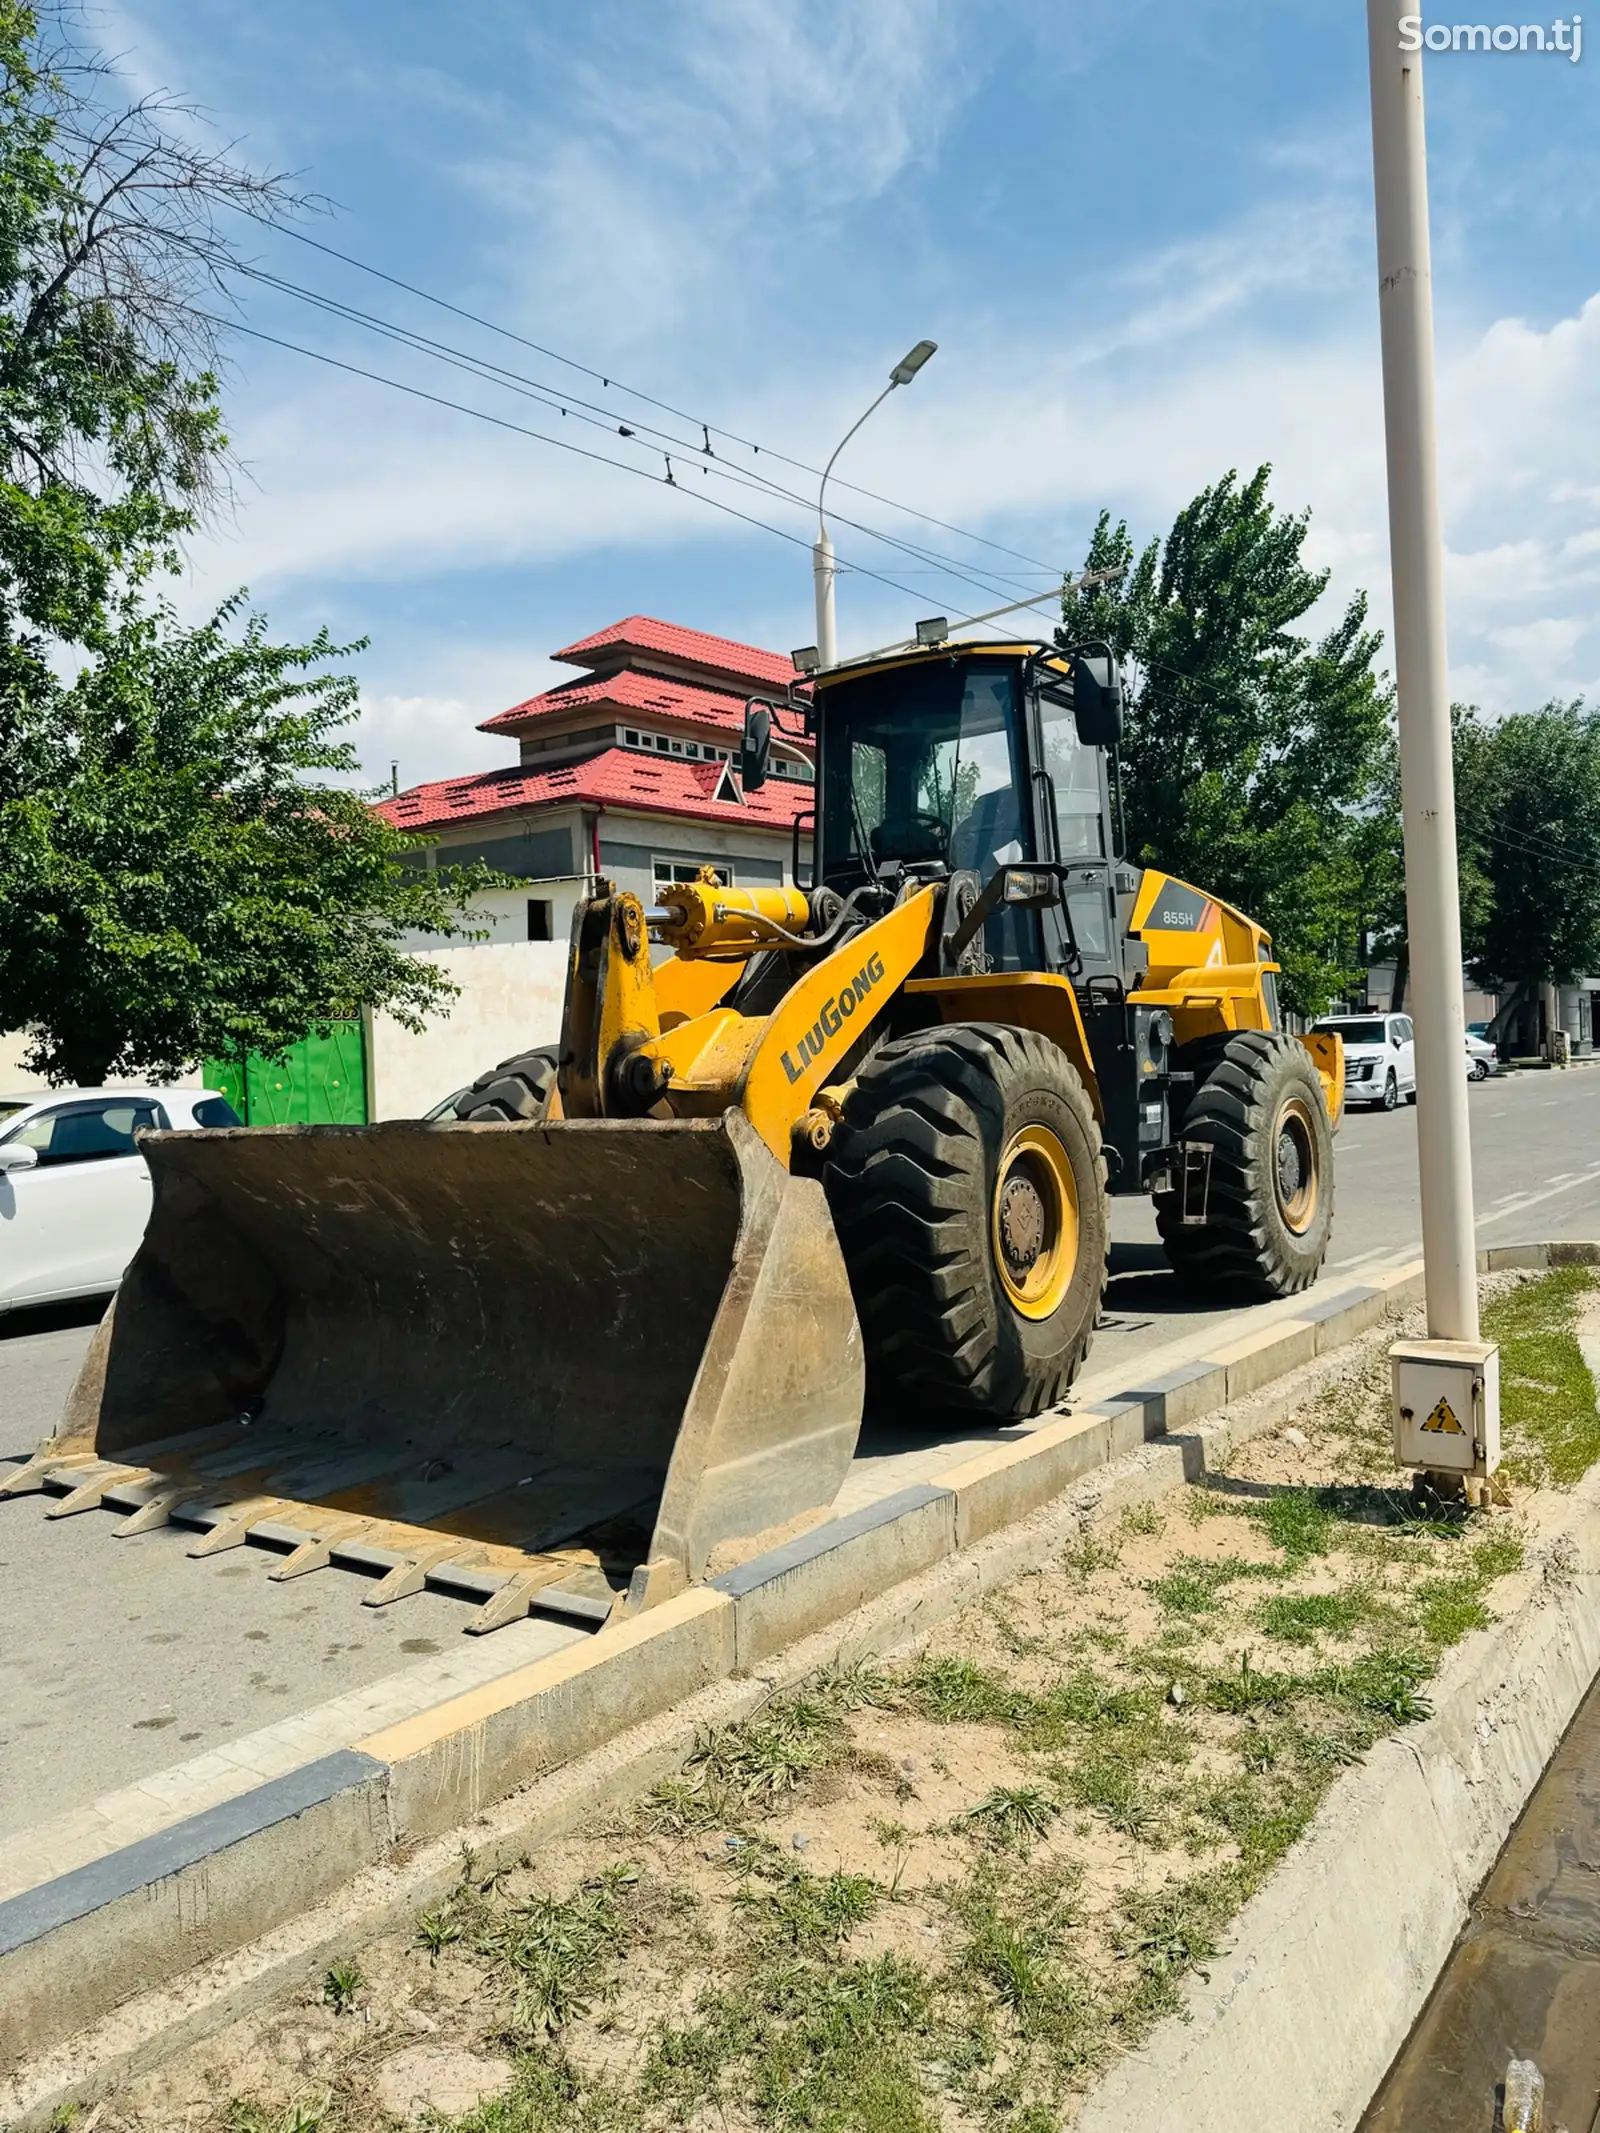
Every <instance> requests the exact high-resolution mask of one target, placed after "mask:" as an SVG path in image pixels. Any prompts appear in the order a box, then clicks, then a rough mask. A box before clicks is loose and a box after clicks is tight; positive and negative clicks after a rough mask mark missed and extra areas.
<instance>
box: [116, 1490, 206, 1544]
mask: <svg viewBox="0 0 1600 2133" xmlns="http://www.w3.org/2000/svg"><path fill="white" fill-rule="evenodd" d="M193 1499H194V1490H193V1489H192V1488H190V1489H182V1488H166V1489H157V1491H156V1493H155V1494H154V1496H147V1497H146V1498H145V1500H144V1502H143V1503H142V1504H140V1506H139V1508H138V1510H136V1511H130V1512H129V1513H128V1515H127V1517H126V1518H125V1519H123V1520H122V1521H121V1522H120V1524H118V1525H115V1526H113V1527H112V1529H111V1537H112V1539H113V1540H126V1539H127V1538H128V1537H129V1535H130V1534H134V1533H153V1532H154V1531H155V1530H156V1528H157V1527H158V1526H170V1525H171V1523H172V1514H173V1512H174V1511H175V1510H176V1509H177V1508H178V1506H179V1504H181V1503H183V1502H184V1501H185V1500H188V1501H191V1502H192V1501H193Z"/></svg>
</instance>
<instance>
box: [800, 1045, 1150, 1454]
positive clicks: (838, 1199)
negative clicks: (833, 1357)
mask: <svg viewBox="0 0 1600 2133" xmlns="http://www.w3.org/2000/svg"><path fill="white" fill-rule="evenodd" d="M824 1183H825V1185H826V1187H827V1193H828V1200H829V1205H830V1206H831V1208H832V1210H833V1218H834V1226H835V1228H836V1229H837V1231H838V1235H839V1241H840V1245H841V1247H842V1248H843V1251H844V1259H845V1265H846V1267H847V1268H848V1270H849V1274H850V1286H851V1289H852V1291H853V1293H854V1296H855V1303H856V1312H857V1315H858V1316H859V1318H860V1320H861V1327H862V1332H863V1334H864V1336H865V1340H866V1349H867V1384H868V1395H869V1398H870V1399H871V1400H872V1401H873V1403H874V1404H875V1405H876V1406H878V1407H879V1408H880V1409H883V1408H888V1409H895V1410H898V1411H900V1412H902V1413H904V1412H907V1411H911V1412H915V1411H916V1410H918V1409H926V1408H929V1407H943V1408H958V1409H964V1410H967V1411H969V1412H971V1411H975V1412H978V1413H981V1414H984V1415H988V1416H991V1417H992V1418H994V1419H995V1420H996V1421H1019V1420H1022V1419H1023V1418H1025V1417H1026V1416H1028V1415H1033V1414H1037V1413H1039V1412H1040V1410H1041V1409H1043V1408H1046V1407H1051V1406H1054V1405H1055V1403H1056V1402H1057V1401H1059V1400H1060V1399H1061V1398H1062V1396H1063V1394H1064V1393H1065V1392H1066V1390H1067V1387H1068V1386H1069V1385H1070V1384H1071V1383H1072V1380H1073V1378H1074V1377H1075V1376H1076V1375H1077V1373H1078V1370H1079V1369H1080V1367H1081V1365H1082V1363H1083V1359H1084V1357H1085V1355H1086V1354H1087V1353H1088V1351H1089V1344H1090V1342H1091V1341H1092V1339H1093V1337H1094V1328H1095V1323H1096V1320H1097V1319H1098V1317H1099V1314H1100V1299H1101V1296H1102V1294H1103V1293H1104V1289H1105V1279H1106V1250H1107V1239H1108V1234H1109V1227H1110V1223H1109V1207H1108V1202H1107V1198H1106V1187H1105V1163H1104V1159H1103V1157H1102V1154H1101V1148H1100V1129H1099V1127H1098V1126H1097V1124H1096V1123H1095V1116H1094V1109H1093V1106H1092V1105H1091V1103H1090V1101H1089V1095H1088V1091H1087V1090H1086V1089H1085V1088H1084V1085H1083V1083H1082V1081H1081V1080H1080V1079H1079V1077H1078V1074H1077V1072H1076V1070H1075V1069H1074V1067H1073V1065H1072V1063H1071V1061H1070V1060H1069V1059H1068V1058H1067V1057H1066V1055H1065V1054H1064V1053H1063V1052H1062V1051H1060V1050H1059V1049H1058V1047H1057V1046H1055V1045H1053V1044H1051V1043H1050V1042H1049V1041H1048V1039H1046V1038H1044V1037H1041V1036H1039V1035H1038V1034H1037V1033H1036V1032H1034V1031H1032V1030H1021V1029H1013V1028H1010V1027H1009V1026H1006V1025H1002V1024H990V1023H977V1022H974V1023H956V1024H951V1025H948V1026H946V1027H943V1028H940V1029H937V1030H925V1031H919V1032H918V1033H917V1034H916V1035H915V1036H911V1037H905V1038H901V1039H899V1040H898V1041H896V1042H894V1043H891V1044H887V1045H885V1046H884V1047H883V1048H882V1049H881V1050H880V1051H879V1052H877V1053H876V1054H874V1056H873V1057H872V1059H871V1060H870V1061H869V1062H868V1063H867V1065H866V1066H865V1067H863V1069H862V1071H861V1075H860V1078H859V1080H858V1081H857V1083H856V1085H855V1088H854V1089H853V1090H852V1091H851V1094H850V1097H849V1099H848V1100H847V1102H846V1104H845V1110H844V1117H843V1119H842V1121H841V1123H840V1125H839V1127H838V1129H837V1130H836V1132H835V1134H834V1138H833V1143H832V1147H831V1149H830V1152H829V1160H828V1164H827V1167H826V1170H825V1172H824Z"/></svg>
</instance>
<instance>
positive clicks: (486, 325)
mask: <svg viewBox="0 0 1600 2133" xmlns="http://www.w3.org/2000/svg"><path fill="white" fill-rule="evenodd" d="M274 227H275V228H276V229H277V231H278V234H279V235H281V236H285V237H292V238H293V239H294V241H295V242H296V244H303V245H306V246H308V247H310V249H311V250H313V251H316V252H321V253H323V254H324V255H325V256H326V257H327V258H329V259H336V260H338V261H339V262H340V264H341V265H343V266H347V267H354V268H356V269H357V271H358V272H359V273H362V274H370V275H371V276H372V277H373V278H374V279H375V280H377V281H383V282H387V283H388V284H389V286H390V287H391V288H394V289H403V290H404V291H405V293H406V294H407V295H408V296H415V297H420V298H421V300H422V301H423V302H424V303H428V304H433V305H436V306H437V307H438V308H439V309H440V310H441V311H449V312H451V313H452V314H453V315H454V316H455V317H457V318H461V319H465V320H467V322H468V323H469V324H471V325H474V326H481V327H482V328H483V329H484V331H485V332H487V333H495V334H498V335H500V337H501V338H502V339H504V340H508V341H514V342H516V343H517V344H518V346H520V347H523V348H528V349H531V350H532V351H533V352H534V353H535V354H536V355H542V356H545V357H547V358H548V359H549V360H550V361H551V362H553V363H560V364H561V365H562V366H563V368H565V369H568V370H573V371H576V372H577V373H578V374H579V375H580V376H583V377H587V378H597V379H598V380H599V382H600V384H601V386H602V387H603V388H604V389H606V390H608V391H609V390H615V391H618V392H621V393H625V394H627V396H628V397H629V399H632V400H638V401H640V402H641V403H642V404H643V405H645V406H647V407H654V408H656V409H658V410H659V411H660V412H661V413H662V414H667V415H671V416H672V417H673V418H674V419H675V420H677V421H679V422H688V423H691V424H692V425H693V426H694V427H695V428H696V429H698V430H700V431H702V432H703V434H704V437H705V439H706V442H707V444H709V441H710V439H711V438H712V437H713V436H717V437H724V438H726V439H727V440H728V442H729V443H730V444H737V445H740V446H742V447H743V448H744V449H745V450H747V451H750V452H753V453H755V454H757V455H764V456H765V457H767V458H769V459H776V460H777V461H778V462H779V463H780V464H781V465H783V466H789V467H793V468H794V469H795V470H796V471H797V472H798V473H802V474H810V475H813V476H816V477H818V478H819V479H820V476H821V469H820V468H817V467H814V466H811V465H810V464H809V463H808V462H807V461H805V460H803V459H796V458H794V457H792V455H791V454H789V453H787V452H780V451H778V450H777V449H776V448H775V447H773V446H771V445H764V444H760V443H758V442H757V441H756V440H755V439H754V438H751V437H745V436H743V435H741V434H740V433H739V432H738V431H737V430H730V429H727V428H725V427H724V426H723V425H722V424H720V423H715V422H708V421H707V420H706V419H705V418H704V417H703V416H700V415H693V414H690V413H689V412H688V410H687V409H685V408H681V407H675V406H674V405H673V404H672V402H671V401H668V400H662V399H659V398H657V397H656V395H655V394H653V393H647V392H644V391H642V390H641V389H640V388H639V387H638V386H634V385H628V384H625V383H624V382H623V381H622V380H621V379H620V378H616V377H613V376H612V375H611V374H610V373H609V372H606V371H601V370H597V369H596V368H595V367H594V366H593V365H592V364H589V363H583V362H579V361H578V360H577V359H576V358H575V357H573V356H568V355H563V354H562V353H561V351H560V350H559V349H556V348H551V347H549V346H547V345H546V344H545V343H544V342H542V341H535V340H532V339H530V338H529V337H528V335H526V334H522V333H517V332H515V331H514V330H513V329H512V328H511V327H509V326H503V325H501V324H500V323H499V322H498V321H497V320H495V319H491V318H485V317H484V316H483V315H482V314H481V313H480V312H476V311H469V310H467V309H466V308H465V306H464V305H461V304H454V303H451V302H450V301H449V299H448V298H446V297H443V296H437V295H435V294H434V292H433V291H432V290H431V289H424V288H421V287H419V286H418V284H417V283H415V282H410V281H406V280H404V279H403V278H402V277H401V276H400V275H398V274H390V273H388V272H387V271H386V270H385V269H384V268H382V267H375V266H373V265H372V264H371V262H370V261H368V260H365V259H360V258H358V257H357V256H356V255H355V254H354V253H353V252H342V251H340V250H339V248H338V247H337V246H336V245H331V244H324V243H323V241H322V240H321V238H318V237H313V236H312V235H311V234H310V232H309V231H306V230H297V229H294V228H292V227H291V226H289V225H288V224H282V225H274ZM832 479H833V484H834V486H835V487H836V488H844V489H849V490H850V491H851V492H852V493H853V494H855V495H857V496H864V497H866V498H867V499H868V500H869V501H870V502H872V503H875V504H883V505H884V506H885V507H886V508H887V509H889V510H891V511H904V512H905V513H906V514H907V515H908V516H909V517H912V518H919V519H921V520H922V522H923V523H924V524H925V525H928V526H937V527H939V529H940V530H941V531H942V532H944V533H954V534H957V535H958V536H959V537H960V538H961V539H962V540H965V541H973V542H976V543H977V545H978V546H979V547H982V548H992V549H993V550H994V551H995V552H996V554H998V555H1009V556H1011V557H1013V558H1014V559H1015V560H1016V561H1017V562H1019V563H1028V564H1031V565H1032V566H1033V567H1034V568H1035V569H1038V570H1047V571H1051V572H1054V569H1055V565H1054V564H1051V563H1046V562H1044V561H1043V560H1042V559H1041V558H1040V557H1038V556H1035V555H1029V554H1027V553H1026V552H1025V551H1024V550H1023V549H1020V548H1012V547H1009V546H1008V545H1007V544H1006V543H1005V542H1004V541H996V540H991V539H990V538H989V537H988V536H987V535H986V534H982V533H974V532H973V531H972V529H971V528H970V527H967V526H958V525H955V524H953V523H952V522H951V521H950V520H949V519H942V518H938V517H936V516H935V515H934V514H933V513H932V512H930V511H921V510H918V509H917V507H916V506H915V505H912V504H906V503H903V502H901V501H900V500H899V499H898V498H895V497H891V496H883V495H880V494H879V493H878V491H876V490H875V489H868V488H865V487H863V486H862V485H861V484H860V483H859V482H853V481H850V480H848V479H847V478H846V477H845V476H844V475H842V474H835V475H834V476H833V477H832Z"/></svg>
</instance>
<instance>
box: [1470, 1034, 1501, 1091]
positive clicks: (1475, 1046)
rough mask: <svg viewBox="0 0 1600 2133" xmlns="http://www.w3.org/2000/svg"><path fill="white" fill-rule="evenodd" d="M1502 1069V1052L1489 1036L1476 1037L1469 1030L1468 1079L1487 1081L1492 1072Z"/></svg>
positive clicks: (1496, 1072) (1495, 1072)
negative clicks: (1497, 1049)
mask: <svg viewBox="0 0 1600 2133" xmlns="http://www.w3.org/2000/svg"><path fill="white" fill-rule="evenodd" d="M1499 1071H1500V1054H1499V1052H1498V1051H1496V1049H1495V1047H1494V1046H1493V1045H1492V1044H1491V1043H1490V1042H1489V1040H1488V1038H1487V1037H1475V1036H1474V1035H1473V1033H1472V1031H1471V1030H1468V1031H1467V1079H1468V1081H1487V1080H1488V1078H1489V1076H1490V1075H1491V1074H1498V1073H1499Z"/></svg>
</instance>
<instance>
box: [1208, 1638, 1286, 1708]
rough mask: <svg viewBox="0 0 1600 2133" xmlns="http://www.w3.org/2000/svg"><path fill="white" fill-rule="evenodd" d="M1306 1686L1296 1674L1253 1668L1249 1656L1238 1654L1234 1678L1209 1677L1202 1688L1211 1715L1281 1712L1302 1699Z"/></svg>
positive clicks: (1229, 1675) (1213, 1675) (1230, 1675)
mask: <svg viewBox="0 0 1600 2133" xmlns="http://www.w3.org/2000/svg"><path fill="white" fill-rule="evenodd" d="M1308 1686H1309V1684H1308V1683H1307V1682H1305V1681H1303V1680H1302V1679H1301V1678H1300V1676H1299V1675H1298V1674H1277V1673H1273V1672H1270V1671H1267V1670H1264V1669H1262V1668H1260V1667H1256V1666H1252V1665H1251V1663H1250V1654H1249V1653H1248V1652H1241V1653H1240V1654H1239V1671H1238V1672H1237V1673H1236V1674H1231V1673H1230V1674H1212V1675H1211V1676H1209V1677H1208V1679H1207V1681H1206V1684H1205V1695H1206V1701H1207V1703H1209V1704H1210V1705H1211V1707H1212V1709H1213V1710H1214V1711H1232V1712H1234V1713H1235V1714H1242V1713H1244V1712H1247V1711H1264V1710H1281V1709H1282V1708H1283V1706H1284V1705H1285V1704H1290V1703H1293V1702H1294V1700H1295V1698H1296V1697H1297V1696H1303V1695H1304V1694H1305V1693H1306V1691H1307V1688H1308Z"/></svg>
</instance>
